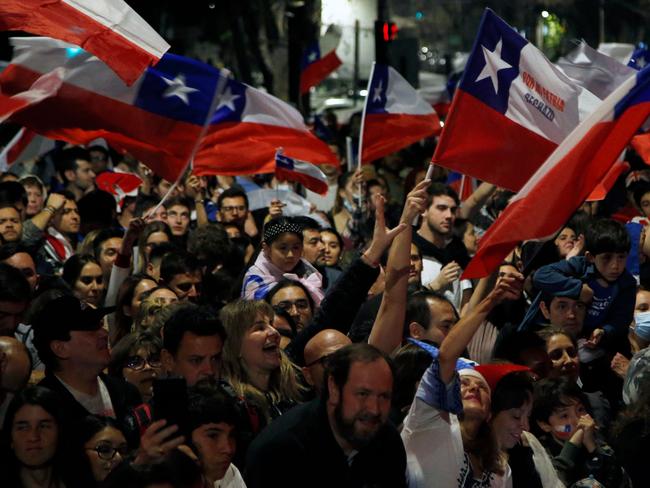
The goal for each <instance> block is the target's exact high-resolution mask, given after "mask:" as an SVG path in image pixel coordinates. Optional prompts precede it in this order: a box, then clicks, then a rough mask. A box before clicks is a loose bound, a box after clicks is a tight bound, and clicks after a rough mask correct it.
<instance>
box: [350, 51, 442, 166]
mask: <svg viewBox="0 0 650 488" xmlns="http://www.w3.org/2000/svg"><path fill="white" fill-rule="evenodd" d="M438 133H440V119H439V118H438V114H436V111H435V110H434V109H433V108H432V107H431V105H430V104H428V103H427V102H426V101H425V100H424V99H423V98H422V97H421V96H420V94H419V93H418V92H417V91H415V88H413V87H412V86H411V85H410V84H409V82H408V81H406V80H405V79H404V78H403V77H402V75H400V74H399V73H398V72H397V71H396V70H394V69H393V68H391V67H390V66H387V65H383V64H376V63H374V64H373V66H372V72H371V73H370V80H369V81H368V94H367V95H366V103H365V105H364V108H363V117H362V120H361V138H360V139H361V144H360V148H359V153H360V155H361V162H362V164H366V163H371V162H373V161H374V160H375V159H379V158H381V157H384V156H386V155H388V154H391V153H394V152H396V151H399V150H400V149H403V148H405V147H408V146H410V145H411V144H414V143H416V142H418V141H419V140H421V139H424V138H425V137H429V136H432V135H435V134H438Z"/></svg>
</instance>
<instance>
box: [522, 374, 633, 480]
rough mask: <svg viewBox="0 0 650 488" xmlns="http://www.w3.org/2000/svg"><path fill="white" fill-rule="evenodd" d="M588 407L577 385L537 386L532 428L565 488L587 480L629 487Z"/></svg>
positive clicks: (559, 381) (561, 381) (555, 381)
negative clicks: (600, 436)
mask: <svg viewBox="0 0 650 488" xmlns="http://www.w3.org/2000/svg"><path fill="white" fill-rule="evenodd" d="M588 405H589V403H588V399H587V397H586V396H585V394H584V393H583V392H582V390H581V389H580V387H579V386H578V385H577V384H576V383H575V382H574V381H571V380H570V379H569V378H566V377H560V378H548V379H545V380H542V381H539V382H538V383H537V384H536V385H535V395H534V398H533V412H532V416H531V424H532V425H536V426H537V427H538V428H539V429H540V431H541V432H540V433H539V435H538V439H539V441H540V442H541V443H542V445H543V446H544V447H545V448H546V451H547V452H548V453H549V455H550V456H551V457H552V458H553V466H554V467H555V469H556V470H557V473H558V475H559V476H560V479H561V480H562V481H563V482H564V483H565V484H566V486H571V485H572V484H573V483H575V482H576V481H579V480H581V479H584V478H588V477H593V479H594V480H596V481H599V482H600V483H601V484H602V485H604V486H606V487H608V488H616V487H623V486H628V485H627V484H626V481H627V475H625V472H624V471H623V469H622V468H621V467H620V465H619V464H618V462H617V461H616V458H615V457H614V452H613V450H612V448H611V447H609V446H608V445H607V444H605V443H604V442H603V441H602V440H601V439H600V438H599V435H598V433H597V429H598V426H597V425H596V422H595V421H594V419H593V418H592V417H591V415H590V414H589V411H588ZM590 486H591V485H590Z"/></svg>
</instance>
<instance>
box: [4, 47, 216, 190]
mask: <svg viewBox="0 0 650 488" xmlns="http://www.w3.org/2000/svg"><path fill="white" fill-rule="evenodd" d="M12 43H13V45H14V47H15V49H14V59H13V60H12V61H11V64H10V65H9V66H8V67H7V68H6V69H5V70H4V71H3V72H2V74H0V91H2V93H5V94H13V93H18V92H21V91H23V90H24V89H25V88H26V87H29V86H30V85H31V84H32V83H33V81H34V80H35V79H37V78H38V77H39V76H41V75H42V73H47V72H50V71H52V70H53V69H54V68H56V67H63V69H64V70H65V75H64V79H63V85H62V86H61V87H60V88H59V91H58V93H57V94H56V96H53V97H50V98H47V99H45V100H43V101H42V102H40V103H39V104H37V105H34V106H31V107H28V108H25V109H23V110H21V111H20V112H19V113H17V114H15V115H14V116H12V118H11V120H12V121H13V122H16V123H18V124H20V125H22V126H24V127H27V128H29V129H31V130H33V131H35V132H37V133H39V134H42V135H44V136H46V137H49V138H51V139H59V140H63V141H66V142H69V143H71V144H82V145H83V144H87V143H89V142H91V141H92V140H94V139H97V138H104V139H106V141H107V142H108V143H110V144H111V146H112V147H114V148H115V149H118V150H121V151H124V152H129V153H131V154H132V155H133V156H134V157H136V158H137V159H139V160H140V161H142V162H143V163H145V164H146V165H147V166H149V167H150V168H151V169H152V170H153V171H154V172H155V173H156V174H158V175H160V176H162V177H163V178H165V179H167V180H170V181H175V180H176V179H177V177H178V176H179V175H180V173H181V172H182V171H183V169H184V168H185V166H186V164H187V162H188V160H189V159H190V157H191V155H192V152H193V151H194V150H195V147H196V145H197V144H198V141H199V138H200V136H201V134H202V133H203V130H204V125H205V123H206V121H208V119H209V117H208V116H209V114H210V109H211V106H212V105H213V101H214V99H215V96H216V95H215V92H216V90H217V83H218V81H219V79H220V71H219V70H217V69H215V68H213V67H211V66H208V65H206V64H203V63H199V62H198V61H193V60H191V59H188V58H183V57H181V56H176V55H172V54H166V55H165V56H164V57H163V58H162V59H161V61H160V62H159V63H158V64H157V65H156V67H155V68H148V69H147V71H145V74H144V75H143V76H142V77H141V78H140V79H138V80H137V81H136V82H135V83H134V84H133V85H132V86H130V87H129V86H126V85H125V84H124V82H123V81H122V80H121V79H120V78H118V77H117V75H115V73H114V72H113V71H111V70H110V69H109V68H108V67H107V66H106V65H105V64H104V63H103V62H102V61H100V60H99V59H98V58H96V57H94V56H92V55H91V54H90V53H87V52H85V51H82V50H80V49H79V48H76V47H74V46H71V45H70V44H66V43H64V42H62V41H57V40H54V39H48V38H25V39H13V40H12ZM222 84H223V82H222Z"/></svg>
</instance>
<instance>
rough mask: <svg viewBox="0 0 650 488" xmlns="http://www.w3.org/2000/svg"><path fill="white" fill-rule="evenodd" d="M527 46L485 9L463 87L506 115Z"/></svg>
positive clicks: (518, 36) (515, 33) (506, 25)
mask: <svg viewBox="0 0 650 488" xmlns="http://www.w3.org/2000/svg"><path fill="white" fill-rule="evenodd" d="M526 44H527V42H526V40H525V39H523V38H522V37H521V36H520V35H519V34H517V32H515V31H514V30H513V29H512V27H510V26H509V25H508V24H506V23H505V22H504V21H503V20H501V19H500V18H499V17H498V16H497V15H496V14H495V13H494V12H492V10H489V9H486V12H485V15H484V16H483V20H482V21H481V26H480V27H479V34H478V36H477V38H476V42H475V44H474V47H473V48H472V53H471V55H470V57H469V59H468V60H467V66H466V67H465V74H464V76H463V79H462V80H461V82H460V86H461V88H462V89H463V90H464V91H466V92H467V93H470V94H472V95H474V96H475V97H476V98H478V99H479V100H481V101H482V102H483V103H485V104H487V105H489V106H490V107H492V108H493V109H494V110H496V111H497V112H499V113H502V114H504V113H505V112H506V110H508V96H509V93H510V85H511V83H512V81H513V80H514V79H515V78H517V76H519V58H520V56H521V50H522V49H523V47H524V46H525V45H526Z"/></svg>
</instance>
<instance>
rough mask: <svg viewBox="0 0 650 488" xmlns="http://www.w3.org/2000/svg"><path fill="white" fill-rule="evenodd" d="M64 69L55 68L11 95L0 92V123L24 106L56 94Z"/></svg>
mask: <svg viewBox="0 0 650 488" xmlns="http://www.w3.org/2000/svg"><path fill="white" fill-rule="evenodd" d="M63 75H64V70H63V69H62V68H57V69H55V70H53V71H51V72H50V73H46V74H44V75H42V76H40V77H39V78H37V79H36V81H34V83H33V84H32V86H31V87H29V88H28V89H27V90H25V91H22V92H18V93H14V94H12V95H8V94H4V93H1V92H0V123H2V122H4V121H5V120H7V119H8V118H9V117H11V116H12V115H13V114H15V113H17V112H20V111H21V110H23V109H24V108H26V107H29V106H31V105H35V104H37V103H39V102H42V101H43V100H45V99H46V98H49V97H52V96H54V95H56V93H57V92H58V91H59V88H61V84H62V83H63Z"/></svg>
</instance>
